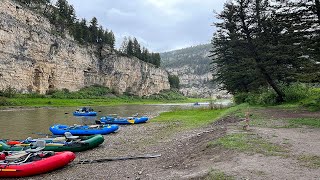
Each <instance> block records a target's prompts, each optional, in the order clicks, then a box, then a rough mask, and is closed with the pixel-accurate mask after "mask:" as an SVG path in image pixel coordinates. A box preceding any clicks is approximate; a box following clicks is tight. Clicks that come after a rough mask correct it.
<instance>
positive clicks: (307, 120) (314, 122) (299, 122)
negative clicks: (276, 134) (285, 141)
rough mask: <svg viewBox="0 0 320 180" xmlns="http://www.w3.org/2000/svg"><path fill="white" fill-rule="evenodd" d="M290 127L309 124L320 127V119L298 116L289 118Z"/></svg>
mask: <svg viewBox="0 0 320 180" xmlns="http://www.w3.org/2000/svg"><path fill="white" fill-rule="evenodd" d="M288 121H289V125H288V127H289V128H294V127H301V126H309V127H313V128H320V119H317V118H296V119H289V120H288Z"/></svg>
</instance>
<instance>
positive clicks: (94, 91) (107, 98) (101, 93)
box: [0, 86, 205, 107]
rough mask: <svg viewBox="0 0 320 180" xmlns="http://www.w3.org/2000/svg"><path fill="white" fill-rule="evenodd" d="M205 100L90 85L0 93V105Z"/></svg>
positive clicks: (72, 104) (102, 104)
mask: <svg viewBox="0 0 320 180" xmlns="http://www.w3.org/2000/svg"><path fill="white" fill-rule="evenodd" d="M202 101H205V99H193V98H186V97H184V96H183V95H182V94H180V93H179V92H178V91H174V90H170V91H168V90H167V91H162V92H160V93H158V94H154V95H150V96H147V97H138V96H134V95H130V94H128V93H125V94H123V95H119V94H116V93H114V92H113V91H111V90H110V89H108V88H106V87H101V86H90V87H85V88H83V89H80V90H79V91H76V92H70V91H69V90H67V89H63V90H55V91H50V92H47V94H45V95H43V94H37V93H30V94H20V93H17V92H16V91H15V89H13V88H7V89H6V90H2V91H0V106H2V107H3V106H36V107H42V106H107V105H108V106H109V105H120V104H159V103H194V102H202Z"/></svg>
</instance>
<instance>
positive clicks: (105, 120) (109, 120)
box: [96, 116, 149, 124]
mask: <svg viewBox="0 0 320 180" xmlns="http://www.w3.org/2000/svg"><path fill="white" fill-rule="evenodd" d="M148 120H149V118H148V117H146V116H141V117H127V118H116V117H113V116H103V117H101V118H100V123H101V124H139V123H145V122H147V121H148ZM96 123H97V124H98V123H99V122H96Z"/></svg>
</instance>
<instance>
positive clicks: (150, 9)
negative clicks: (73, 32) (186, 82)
mask: <svg viewBox="0 0 320 180" xmlns="http://www.w3.org/2000/svg"><path fill="white" fill-rule="evenodd" d="M225 1H226V0H117V1H115V0H68V2H69V4H72V5H73V6H74V7H75V10H76V15H77V17H78V18H86V19H87V20H88V21H90V20H91V19H92V17H97V19H98V23H99V24H100V25H102V26H103V27H104V28H108V29H111V30H112V31H113V32H114V34H115V36H116V44H117V47H119V45H120V44H121V42H122V40H123V37H124V36H131V37H136V38H137V39H138V41H139V42H140V44H142V45H143V46H145V47H147V48H148V49H149V50H151V51H154V52H164V51H169V50H174V49H180V48H183V47H189V46H192V45H198V44H204V43H209V42H210V40H211V37H212V34H213V32H214V27H213V26H211V25H212V23H213V21H214V13H213V11H217V12H220V11H221V10H222V8H223V3H224V2H225Z"/></svg>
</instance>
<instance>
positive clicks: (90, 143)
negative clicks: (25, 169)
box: [0, 134, 104, 152]
mask: <svg viewBox="0 0 320 180" xmlns="http://www.w3.org/2000/svg"><path fill="white" fill-rule="evenodd" d="M39 140H44V141H46V146H45V148H44V149H43V150H44V151H55V152H60V151H72V152H80V151H85V150H89V149H93V148H95V147H97V146H99V145H100V144H102V143H103V142H104V137H103V136H102V135H100V134H97V135H91V136H69V137H56V138H39V139H30V138H27V139H26V140H21V141H8V140H7V141H0V151H22V150H26V149H30V148H32V147H33V144H34V143H36V142H37V141H39Z"/></svg>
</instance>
